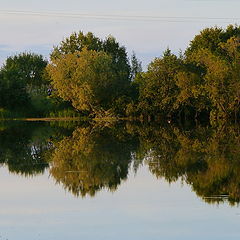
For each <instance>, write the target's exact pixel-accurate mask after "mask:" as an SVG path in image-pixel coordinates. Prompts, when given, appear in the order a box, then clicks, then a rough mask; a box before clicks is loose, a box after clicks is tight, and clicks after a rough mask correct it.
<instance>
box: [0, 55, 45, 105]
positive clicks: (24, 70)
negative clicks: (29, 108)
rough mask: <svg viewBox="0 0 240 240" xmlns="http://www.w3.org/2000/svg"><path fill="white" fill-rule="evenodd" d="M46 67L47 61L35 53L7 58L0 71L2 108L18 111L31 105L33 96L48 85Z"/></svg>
mask: <svg viewBox="0 0 240 240" xmlns="http://www.w3.org/2000/svg"><path fill="white" fill-rule="evenodd" d="M46 66H47V61H46V60H44V59H43V57H42V56H41V55H36V54H34V53H21V54H18V55H15V56H12V57H9V58H7V60H6V62H5V64H4V65H3V67H2V68H1V70H0V87H1V89H0V92H1V102H0V104H1V106H2V107H6V108H11V109H16V108H19V107H21V106H24V105H26V104H28V105H29V102H30V97H31V95H32V94H35V92H38V91H39V89H41V88H42V86H43V85H46V84H47V81H46V78H45V77H44V72H45V68H46Z"/></svg>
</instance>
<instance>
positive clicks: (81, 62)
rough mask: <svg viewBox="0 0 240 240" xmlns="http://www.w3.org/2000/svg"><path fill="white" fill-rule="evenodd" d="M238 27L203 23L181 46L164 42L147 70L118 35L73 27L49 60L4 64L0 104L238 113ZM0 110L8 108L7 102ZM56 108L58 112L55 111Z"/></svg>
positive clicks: (161, 114) (19, 58)
mask: <svg viewBox="0 0 240 240" xmlns="http://www.w3.org/2000/svg"><path fill="white" fill-rule="evenodd" d="M239 105H240V27H239V26H233V25H230V26H228V27H227V28H226V29H222V28H218V27H213V28H207V29H204V30H203V31H201V32H200V33H199V34H198V35H196V36H195V37H194V39H193V40H192V41H191V42H190V44H189V46H188V48H187V49H186V51H185V52H184V53H180V54H178V55H175V54H173V53H172V52H171V50H170V49H167V50H166V51H165V52H164V54H163V56H162V57H159V58H155V59H154V60H153V61H152V62H151V63H150V64H149V66H148V69H147V71H146V72H143V71H142V68H141V63H140V62H139V61H138V60H137V58H136V56H135V54H133V55H132V57H131V59H129V58H128V55H127V51H126V49H125V47H123V46H121V45H120V44H119V43H118V42H117V41H116V39H115V38H113V37H111V36H110V37H107V38H106V39H104V40H102V39H100V38H98V37H96V36H94V35H93V34H92V33H87V34H83V33H82V32H79V33H73V34H72V35H71V36H70V37H69V38H66V39H65V40H63V41H62V42H61V43H60V44H59V45H58V46H56V47H55V48H54V49H53V51H52V53H51V55H50V60H49V62H47V61H46V60H44V59H43V57H42V56H38V55H35V54H31V53H24V54H20V55H16V56H14V57H10V58H8V59H7V60H6V63H5V64H4V66H3V67H2V68H1V71H0V107H1V108H2V109H11V110H13V111H19V110H21V109H22V108H24V109H27V110H28V113H27V114H30V113H32V114H33V115H37V116H47V115H49V114H50V113H51V114H52V113H53V112H57V111H62V110H63V109H70V111H67V112H70V113H71V114H72V112H74V111H75V112H77V114H79V116H88V117H98V118H103V117H125V118H132V119H142V120H144V119H147V120H153V119H162V118H165V119H169V120H172V119H205V120H209V119H210V120H211V121H213V122H214V121H215V122H217V121H225V120H232V119H235V120H237V119H239V114H240V108H239ZM2 111H3V110H2ZM53 115H54V114H53Z"/></svg>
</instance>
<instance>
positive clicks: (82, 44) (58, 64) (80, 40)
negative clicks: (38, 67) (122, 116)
mask: <svg viewBox="0 0 240 240" xmlns="http://www.w3.org/2000/svg"><path fill="white" fill-rule="evenodd" d="M48 72H49V75H50V77H51V80H52V84H53V87H54V88H55V89H56V92H57V94H58V95H59V96H60V97H62V98H63V99H65V100H68V101H70V102H71V103H72V105H73V106H74V107H75V108H76V109H78V110H80V111H87V112H89V113H94V115H96V114H97V115H100V116H102V115H104V114H107V115H109V114H110V112H113V111H115V112H116V113H122V112H123V109H124V106H125V105H126V102H129V99H130V95H131V91H130V90H129V89H130V88H129V87H130V83H131V81H130V72H131V69H130V65H129V61H128V57H127V52H126V49H125V48H124V47H122V46H120V45H119V43H118V42H117V41H116V40H115V38H113V37H111V36H109V37H108V38H106V39H105V40H100V39H99V38H97V37H95V36H94V35H93V34H92V33H87V34H86V35H84V34H83V33H82V32H79V33H73V34H72V35H71V36H70V37H69V38H66V39H65V40H64V41H62V42H61V43H60V45H59V46H58V47H55V48H54V50H53V52H52V54H51V63H50V64H49V67H48ZM70 86H71V87H70ZM119 105H120V106H121V107H120V108H119V107H118V106H119ZM110 115H111V114H110Z"/></svg>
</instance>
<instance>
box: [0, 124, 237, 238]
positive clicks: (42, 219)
mask: <svg viewBox="0 0 240 240" xmlns="http://www.w3.org/2000/svg"><path fill="white" fill-rule="evenodd" d="M0 163H1V168H0V204H1V207H0V239H1V240H6V239H8V240H15V239H16V240H17V239H24V240H35V239H36V240H38V239H39V240H49V239H58V240H66V239H73V240H77V239H85V240H86V239H89V240H90V239H98V240H103V239H104V240H108V239H109V240H110V239H114V240H118V239H119V240H122V239H125V240H128V239H129V240H130V239H131V240H135V239H136V240H141V239H146V240H155V239H156V240H157V239H164V240H175V239H184V240H186V239H189V240H190V239H199V240H200V239H201V240H202V239H211V240H213V239H217V240H220V239H224V240H225V239H227V240H231V239H234V240H235V239H239V237H240V229H239V222H240V209H239V202H240V128H239V126H217V127H210V126H202V125H198V126H181V125H180V126H176V125H174V124H168V125H161V124H140V123H138V124H137V123H129V122H121V123H118V124H115V123H108V122H104V123H103V122H97V123H88V122H49V123H47V122H46V123H44V122H42V123H41V122H23V121H19V122H17V121H12V122H1V123H0Z"/></svg>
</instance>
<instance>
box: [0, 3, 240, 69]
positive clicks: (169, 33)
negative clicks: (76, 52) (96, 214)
mask: <svg viewBox="0 0 240 240" xmlns="http://www.w3.org/2000/svg"><path fill="white" fill-rule="evenodd" d="M239 7H240V2H239V1H237V0H218V1H216V0H215V1H214V0H208V1H207V0H149V1H143V0H142V1H139V0H138V1H137V0H131V1H127V0H122V1H119V2H116V1H110V0H103V1H98V0H90V1H79V0H69V1H65V0H51V1H47V0H42V1H39V2H36V1H32V0H22V1H17V0H11V1H4V2H3V3H2V2H1V11H0V21H1V22H2V23H3V24H1V26H0V31H1V41H0V46H1V45H6V46H7V47H6V48H5V49H7V52H5V50H4V52H3V51H2V50H1V47H0V53H1V56H0V62H3V60H4V59H5V58H6V56H7V55H10V54H13V53H16V52H21V51H25V50H26V51H34V52H37V53H41V54H43V55H45V56H47V55H48V53H49V52H50V51H51V49H52V46H53V45H54V44H55V45H56V44H58V43H59V42H60V41H61V40H62V39H63V37H64V36H68V35H69V34H70V33H72V32H73V31H78V30H83V31H85V32H86V31H92V32H94V33H96V35H98V36H100V37H105V36H107V35H108V34H112V35H114V36H116V37H117V39H118V40H119V41H120V42H121V43H122V44H124V45H125V46H126V47H127V49H128V50H129V52H130V53H131V51H132V50H135V51H136V53H137V55H138V56H139V57H140V59H141V60H142V61H143V63H144V65H146V63H148V62H149V61H150V60H151V59H152V58H153V57H156V56H159V55H161V54H162V51H163V50H165V49H166V48H167V47H168V46H169V47H170V48H171V49H173V51H174V52H178V51H179V49H185V47H186V46H187V44H188V42H189V41H190V40H191V39H192V38H193V36H194V35H195V34H196V33H198V32H199V31H200V30H201V29H202V28H204V27H207V26H214V25H216V24H217V25H219V26H226V25H227V24H229V23H233V24H234V23H237V22H239V19H236V20H233V19H232V18H234V17H235V18H236V17H239V13H238V12H239ZM6 10H8V11H9V10H14V11H37V12H65V13H88V14H107V15H109V14H112V15H138V16H142V15H145V16H146V15H147V16H163V17H208V18H230V19H207V20H206V19H205V20H203V19H196V20H194V21H192V20H191V21H190V22H189V21H187V22H186V19H183V20H182V21H179V22H169V21H129V20H111V19H110V20H100V19H83V18H63V17H41V16H40V17H36V16H35V17H33V16H23V15H4V14H3V11H6Z"/></svg>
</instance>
